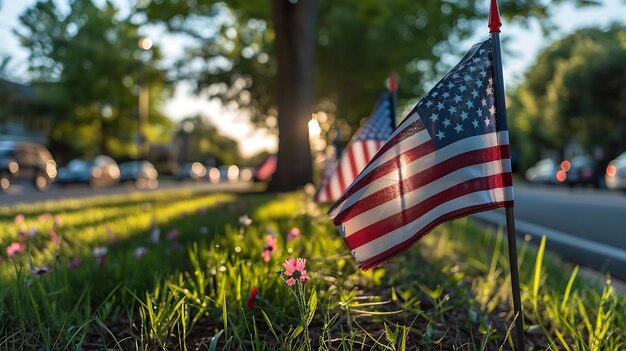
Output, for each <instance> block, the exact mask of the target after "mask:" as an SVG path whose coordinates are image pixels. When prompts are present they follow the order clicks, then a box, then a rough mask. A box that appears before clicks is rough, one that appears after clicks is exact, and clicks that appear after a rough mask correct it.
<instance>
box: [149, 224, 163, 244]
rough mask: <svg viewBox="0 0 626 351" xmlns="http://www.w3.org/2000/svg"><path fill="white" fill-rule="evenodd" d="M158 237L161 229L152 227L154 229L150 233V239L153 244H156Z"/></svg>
mask: <svg viewBox="0 0 626 351" xmlns="http://www.w3.org/2000/svg"><path fill="white" fill-rule="evenodd" d="M160 237H161V229H160V228H159V227H154V229H152V232H151V233H150V239H151V240H152V242H153V243H158V242H159V238H160Z"/></svg>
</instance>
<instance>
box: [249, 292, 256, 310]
mask: <svg viewBox="0 0 626 351" xmlns="http://www.w3.org/2000/svg"><path fill="white" fill-rule="evenodd" d="M256 295H257V293H256V288H252V289H251V290H250V297H249V298H248V303H247V306H248V309H253V308H254V302H255V301H256V299H257V296H256Z"/></svg>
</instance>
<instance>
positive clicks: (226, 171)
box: [218, 165, 239, 183]
mask: <svg viewBox="0 0 626 351" xmlns="http://www.w3.org/2000/svg"><path fill="white" fill-rule="evenodd" d="M218 169H219V171H220V181H221V182H229V183H235V182H237V181H239V167H238V166H236V165H222V166H219V167H218Z"/></svg>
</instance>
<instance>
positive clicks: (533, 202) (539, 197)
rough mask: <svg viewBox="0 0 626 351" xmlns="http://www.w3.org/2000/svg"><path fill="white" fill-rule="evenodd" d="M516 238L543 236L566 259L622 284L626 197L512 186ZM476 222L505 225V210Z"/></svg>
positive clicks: (605, 192)
mask: <svg viewBox="0 0 626 351" xmlns="http://www.w3.org/2000/svg"><path fill="white" fill-rule="evenodd" d="M514 211H515V220H516V223H515V226H516V231H517V234H518V235H520V236H523V235H525V234H531V235H532V236H533V241H535V242H539V240H540V237H541V236H542V235H545V236H546V237H547V248H548V250H551V251H555V252H557V253H559V254H560V255H561V256H562V257H563V258H564V259H565V260H567V261H570V262H573V263H578V264H581V265H583V266H588V267H591V268H594V269H597V270H601V271H605V270H607V271H609V272H611V274H612V275H613V276H616V277H619V278H622V279H626V194H624V193H621V192H612V191H608V190H602V189H600V190H596V189H591V188H574V189H569V188H566V187H558V186H557V187H551V186H529V185H519V186H517V185H516V188H515V208H514ZM476 217H477V218H479V219H481V220H484V221H488V222H491V223H499V224H503V223H505V219H504V212H503V211H492V212H491V213H490V212H485V213H482V214H479V215H476Z"/></svg>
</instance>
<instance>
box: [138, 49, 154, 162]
mask: <svg viewBox="0 0 626 351" xmlns="http://www.w3.org/2000/svg"><path fill="white" fill-rule="evenodd" d="M137 46H138V47H139V49H140V50H144V51H148V50H150V49H151V48H152V40H150V38H145V37H141V38H139V41H138V42H137ZM146 75H147V74H146V72H145V69H144V62H143V55H142V54H140V55H139V101H138V109H137V146H138V148H139V158H140V159H144V160H145V159H146V158H147V151H148V143H147V142H148V139H147V138H146V134H145V126H146V125H147V123H148V108H149V93H148V80H147V79H146Z"/></svg>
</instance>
